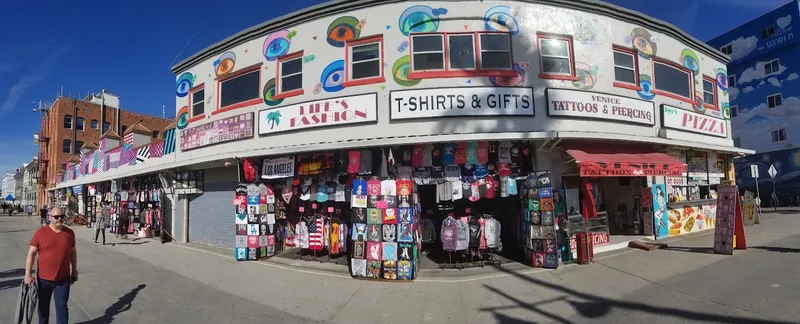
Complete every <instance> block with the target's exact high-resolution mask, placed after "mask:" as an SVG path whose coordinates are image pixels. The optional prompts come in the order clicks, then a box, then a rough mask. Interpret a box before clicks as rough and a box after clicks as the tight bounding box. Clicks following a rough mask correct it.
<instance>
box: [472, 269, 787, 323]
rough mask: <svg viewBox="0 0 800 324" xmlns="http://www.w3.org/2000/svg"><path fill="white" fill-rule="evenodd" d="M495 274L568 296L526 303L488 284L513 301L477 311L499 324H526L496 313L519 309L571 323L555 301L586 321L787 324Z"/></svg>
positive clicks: (553, 320) (494, 290) (524, 276)
mask: <svg viewBox="0 0 800 324" xmlns="http://www.w3.org/2000/svg"><path fill="white" fill-rule="evenodd" d="M495 268H496V269H497V270H498V271H501V272H505V273H508V274H510V275H512V276H514V277H517V278H519V279H522V280H524V281H527V282H529V283H531V284H535V285H538V286H540V287H545V288H549V289H553V290H556V291H560V292H562V293H564V294H566V295H567V296H562V297H557V298H553V299H549V300H543V301H538V302H534V303H531V302H528V301H525V300H522V299H520V298H517V297H515V296H512V295H510V294H507V293H505V292H503V291H501V290H499V289H497V288H494V287H490V286H488V285H485V284H484V285H483V286H484V288H486V289H488V290H490V291H492V292H494V293H496V294H498V295H500V296H503V297H504V298H505V299H506V300H508V301H510V302H512V303H513V304H511V305H503V306H496V307H483V308H479V309H478V310H479V311H481V312H492V313H493V314H494V316H495V318H497V320H498V322H500V323H528V322H526V321H522V320H519V319H515V318H511V317H508V316H507V315H503V314H500V313H498V311H499V310H505V309H517V308H522V309H525V310H528V311H531V312H535V313H538V314H541V315H543V316H545V317H548V318H550V319H551V321H552V322H555V323H564V324H571V323H572V321H570V320H568V319H567V318H565V317H562V316H560V315H558V314H556V313H555V312H553V311H552V310H549V309H547V307H546V306H545V304H548V303H552V302H555V301H560V300H566V301H567V302H568V303H569V304H570V305H571V306H572V308H574V310H575V312H576V313H577V314H580V315H581V316H583V317H586V318H592V319H594V318H600V317H603V316H606V315H608V313H609V312H610V311H611V309H620V310H632V311H640V312H644V313H647V314H652V315H657V316H664V317H673V318H676V319H679V320H681V321H686V322H687V323H688V322H714V323H731V324H784V323H789V322H781V321H775V320H760V319H753V318H746V317H736V316H727V315H715V314H705V313H699V312H695V311H689V310H683V309H676V308H669V307H662V306H654V305H649V304H645V303H641V302H634V301H626V300H617V299H611V298H606V297H601V296H596V295H593V294H590V293H586V292H582V291H578V290H575V289H572V288H570V287H565V286H561V285H557V284H554V283H552V282H548V281H544V280H540V279H536V278H534V277H530V276H526V275H522V274H517V273H514V272H511V271H508V270H506V269H503V267H495Z"/></svg>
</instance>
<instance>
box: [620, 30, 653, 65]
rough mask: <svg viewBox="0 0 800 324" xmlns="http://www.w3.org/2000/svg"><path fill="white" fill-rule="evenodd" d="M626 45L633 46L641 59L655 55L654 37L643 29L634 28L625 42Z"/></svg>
mask: <svg viewBox="0 0 800 324" xmlns="http://www.w3.org/2000/svg"><path fill="white" fill-rule="evenodd" d="M625 42H626V43H628V44H631V45H633V48H635V49H636V52H637V53H639V56H641V57H643V58H650V56H655V55H656V50H657V49H658V47H657V44H656V43H657V42H656V39H655V37H653V35H652V34H650V32H649V31H647V30H645V29H644V28H638V27H637V28H634V29H633V30H631V35H630V36H628V38H627V39H626V40H625Z"/></svg>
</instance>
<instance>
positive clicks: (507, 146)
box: [497, 141, 512, 163]
mask: <svg viewBox="0 0 800 324" xmlns="http://www.w3.org/2000/svg"><path fill="white" fill-rule="evenodd" d="M511 146H512V145H511V142H508V141H503V142H500V145H499V146H498V147H497V162H499V163H511Z"/></svg>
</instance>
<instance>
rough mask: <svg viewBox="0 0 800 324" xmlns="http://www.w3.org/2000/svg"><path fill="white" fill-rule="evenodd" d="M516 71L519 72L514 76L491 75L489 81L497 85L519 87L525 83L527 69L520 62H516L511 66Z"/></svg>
mask: <svg viewBox="0 0 800 324" xmlns="http://www.w3.org/2000/svg"><path fill="white" fill-rule="evenodd" d="M511 69H513V70H514V72H517V75H515V76H512V77H505V76H503V77H497V76H493V77H489V82H491V83H492V85H494V86H495V87H518V86H521V85H523V84H524V83H525V69H523V68H522V67H521V66H520V64H517V63H514V65H513V66H512V67H511Z"/></svg>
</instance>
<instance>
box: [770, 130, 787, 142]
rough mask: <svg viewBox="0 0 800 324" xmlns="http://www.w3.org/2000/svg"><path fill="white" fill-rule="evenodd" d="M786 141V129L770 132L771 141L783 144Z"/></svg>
mask: <svg viewBox="0 0 800 324" xmlns="http://www.w3.org/2000/svg"><path fill="white" fill-rule="evenodd" d="M785 140H786V128H779V129H773V130H772V141H773V142H783V141H785Z"/></svg>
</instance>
